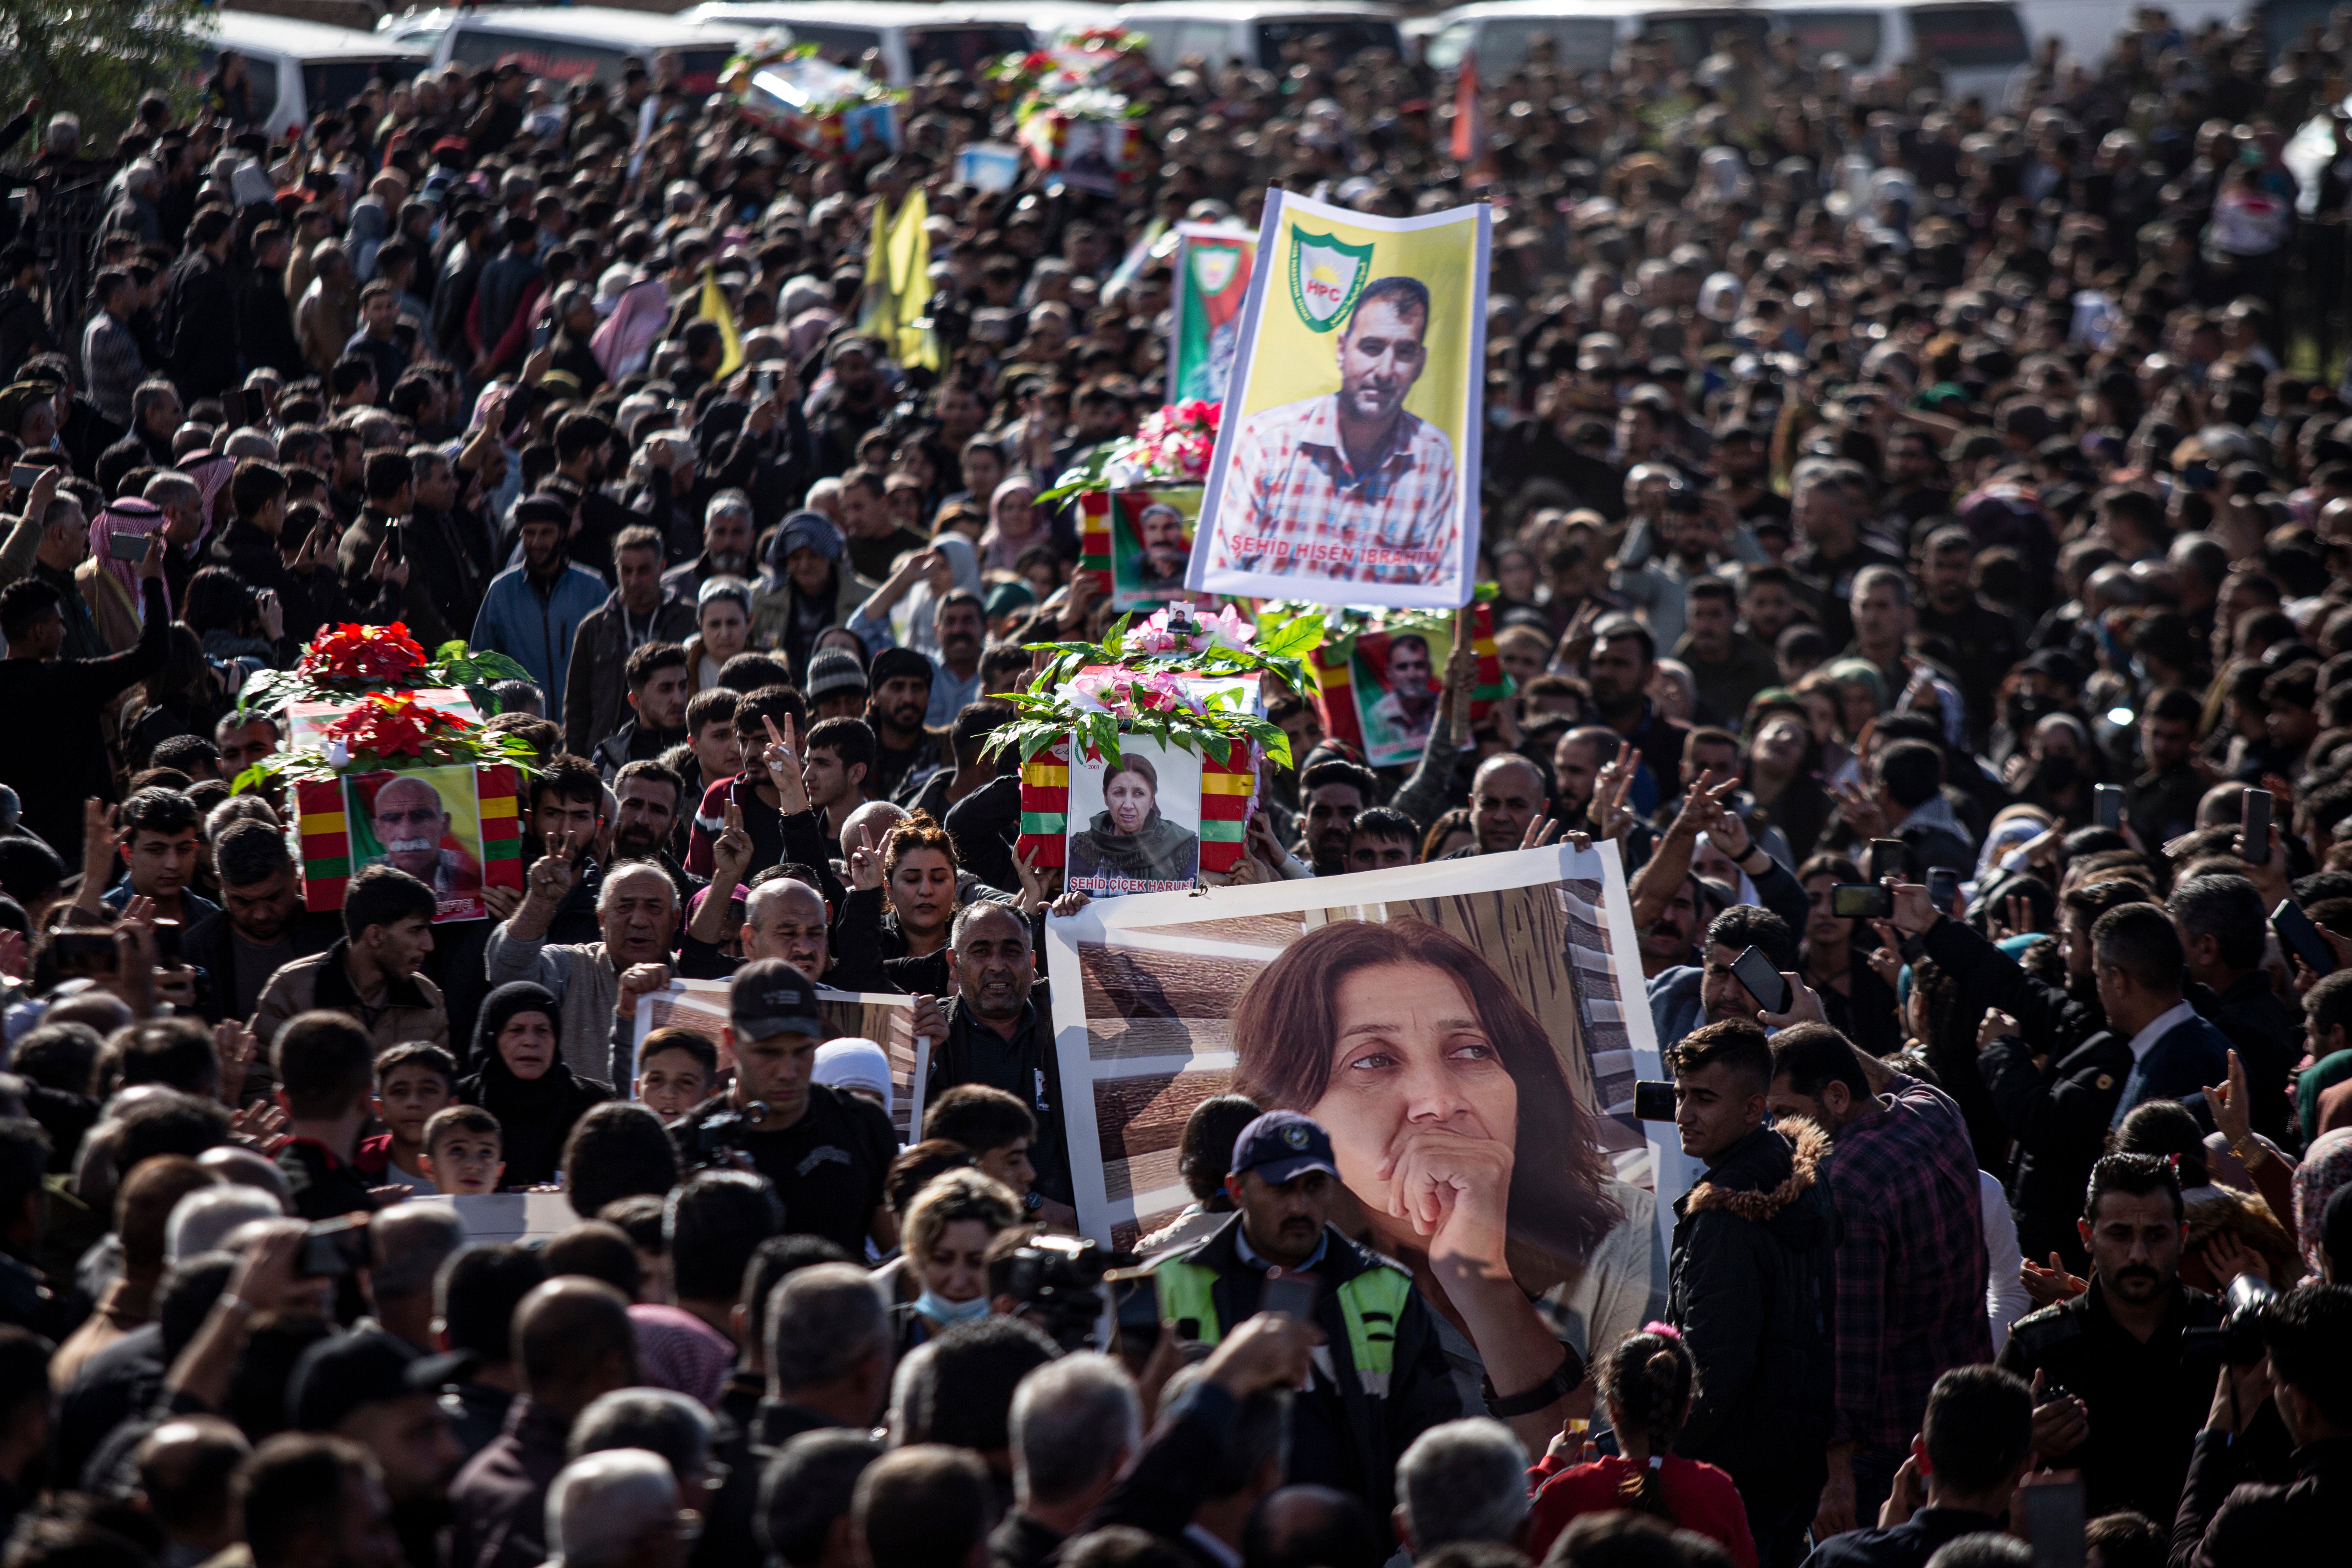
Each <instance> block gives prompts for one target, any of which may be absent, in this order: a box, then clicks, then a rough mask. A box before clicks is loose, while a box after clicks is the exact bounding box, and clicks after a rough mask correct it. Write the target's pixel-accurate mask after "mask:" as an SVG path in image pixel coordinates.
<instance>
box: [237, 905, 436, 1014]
mask: <svg viewBox="0 0 2352 1568" xmlns="http://www.w3.org/2000/svg"><path fill="white" fill-rule="evenodd" d="M433 912H434V896H433V889H430V888H428V887H426V886H425V884H424V883H423V882H421V881H419V880H417V879H415V878H414V877H412V876H410V875H409V874H408V873H407V872H405V871H399V870H394V868H392V867H390V866H371V867H369V868H367V869H366V870H364V871H362V872H361V873H360V874H359V875H358V876H356V877H354V878H352V882H351V887H350V888H349V889H348V890H347V891H346V892H345V893H344V895H343V939H342V940H341V942H337V943H335V945H334V946H332V947H331V948H329V949H328V950H327V951H326V952H321V953H317V954H314V955H313V956H311V957H309V958H298V959H296V960H295V961H294V962H293V963H289V964H287V965H285V966H284V967H283V968H281V969H279V970H278V973H275V974H273V975H271V976H270V977H269V980H268V984H265V985H263V986H262V988H261V996H260V999H259V1000H258V1001H257V1002H256V1003H255V1004H254V1008H253V1018H252V1021H251V1023H250V1025H249V1027H250V1028H251V1029H252V1030H253V1032H254V1035H255V1037H257V1038H258V1039H259V1040H260V1041H261V1043H262V1045H263V1047H265V1048H266V1047H268V1045H269V1044H270V1043H271V1042H272V1041H273V1040H275V1039H276V1038H277V1037H278V1030H279V1029H281V1028H283V1027H284V1026H285V1025H286V1022H287V1020H289V1019H290V1018H292V1017H293V1016H295V1015H296V1014H297V1013H307V1012H310V1010H311V1009H313V1008H319V1007H325V1008H331V1009H333V1010H334V1011H336V1012H340V1013H348V1014H350V1015H351V1016H352V1018H354V1019H356V1020H357V1021H358V1022H359V1024H360V1026H361V1027H362V1028H364V1029H366V1030H367V1031H368V1033H369V1034H370V1035H371V1036H373V1037H374V1039H375V1043H376V1048H377V1049H379V1050H381V1049H383V1047H387V1046H396V1045H399V1044H401V1043H402V1042H403V1041H407V1040H424V1041H428V1042H430V1043H431V1044H433V1045H436V1046H441V1047H447V1045H448V1044H449V1014H448V1011H447V1009H446V1008H445V1007H444V1006H443V1005H442V1002H441V990H440V987H438V986H436V985H435V984H433V982H432V981H430V980H428V979H426V978H425V976H424V975H423V974H421V973H418V972H417V971H418V968H419V966H420V965H422V964H423V963H424V962H425V954H427V953H429V952H432V951H433Z"/></svg>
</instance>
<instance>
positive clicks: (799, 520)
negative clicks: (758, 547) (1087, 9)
mask: <svg viewBox="0 0 2352 1568" xmlns="http://www.w3.org/2000/svg"><path fill="white" fill-rule="evenodd" d="M801 549H808V550H814V551H815V552H817V553H818V554H819V555H822V556H824V558H825V559H826V560H827V561H838V560H840V559H841V530H839V529H837V528H835V527H834V526H833V520H832V519H831V518H829V517H827V516H825V515H824V513H823V512H821V511H796V512H793V513H791V514H790V515H788V516H787V517H786V518H785V519H784V521H783V523H782V526H780V527H779V528H778V529H777V530H776V549H775V553H774V554H773V555H772V556H771V557H770V559H771V560H772V561H776V562H779V563H781V562H783V561H786V560H789V559H791V557H792V553H793V551H795V550H801Z"/></svg>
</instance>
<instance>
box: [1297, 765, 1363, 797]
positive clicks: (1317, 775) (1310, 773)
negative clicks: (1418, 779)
mask: <svg viewBox="0 0 2352 1568" xmlns="http://www.w3.org/2000/svg"><path fill="white" fill-rule="evenodd" d="M1325 784H1347V785H1349V786H1350V787H1351V788H1353V789H1354V790H1355V792H1356V794H1357V795H1359V796H1360V797H1361V799H1362V803H1363V805H1371V804H1372V803H1373V801H1375V800H1377V799H1378V798H1380V793H1381V780H1380V775H1379V774H1377V773H1373V772H1372V770H1371V769H1370V768H1368V767H1366V766H1364V765H1363V764H1362V763H1351V762H1349V761H1348V759H1347V758H1345V757H1327V758H1326V759H1324V760H1323V761H1322V762H1319V763H1316V764H1315V765H1314V766H1313V767H1311V768H1309V769H1307V771H1306V772H1305V773H1301V774H1299V775H1298V792H1299V793H1300V794H1301V795H1312V794H1313V793H1314V792H1315V791H1317V790H1318V789H1321V788H1322V787H1323V786H1324V785H1325Z"/></svg>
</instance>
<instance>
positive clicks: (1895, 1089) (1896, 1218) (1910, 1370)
mask: <svg viewBox="0 0 2352 1568" xmlns="http://www.w3.org/2000/svg"><path fill="white" fill-rule="evenodd" d="M1768 1103H1769V1105H1770V1107H1771V1110H1772V1114H1773V1116H1774V1117H1775V1118H1776V1119H1785V1118H1788V1117H1792V1116H1796V1117H1803V1118H1805V1119H1806V1120H1808V1121H1812V1122H1814V1123H1815V1124H1816V1125H1818V1126H1820V1127H1821V1128H1822V1130H1823V1131H1827V1132H1828V1133H1829V1135H1830V1137H1831V1140H1832V1146H1831V1147H1832V1152H1831V1156H1830V1165H1829V1185H1830V1198H1831V1201H1832V1203H1834V1204H1835V1205H1836V1206H1837V1215H1838V1243H1837V1278H1836V1294H1835V1299H1834V1300H1835V1309H1834V1314H1835V1315H1834V1322H1833V1328H1832V1348H1833V1351H1834V1357H1835V1365H1836V1371H1837V1376H1836V1394H1835V1398H1834V1401H1833V1404H1832V1418H1831V1425H1830V1448H1829V1483H1828V1485H1826V1486H1825V1487H1823V1488H1822V1504H1821V1510H1820V1512H1819V1513H1818V1514H1817V1515H1816V1516H1815V1518H1814V1520H1813V1538H1814V1539H1815V1540H1816V1541H1820V1540H1822V1539H1824V1538H1826V1537H1828V1536H1831V1535H1834V1534H1836V1533H1838V1532H1839V1531H1847V1530H1853V1529H1856V1528H1858V1527H1861V1526H1866V1525H1869V1524H1872V1523H1874V1522H1875V1521H1876V1520H1877V1518H1878V1507H1879V1504H1881V1503H1882V1502H1884V1501H1885V1500H1886V1494H1887V1492H1888V1490H1889V1489H1890V1488H1891V1486H1892V1483H1893V1481H1894V1479H1895V1471H1896V1470H1897V1469H1898V1468H1901V1466H1902V1463H1903V1460H1904V1459H1905V1458H1906V1457H1907V1456H1908V1455H1909V1454H1910V1452H1911V1439H1912V1438H1913V1437H1915V1436H1917V1435H1918V1432H1919V1429H1920V1424H1921V1423H1922V1422H1923V1421H1924V1420H1926V1418H1927V1395H1928V1394H1929V1393H1930V1392H1931V1391H1932V1390H1933V1389H1934V1388H1935V1386H1936V1380H1937V1378H1938V1377H1941V1376H1942V1375H1943V1374H1944V1373H1947V1372H1948V1371H1950V1370H1951V1369H1952V1368H1953V1367H1956V1366H1969V1365H1973V1364H1974V1363H1978V1362H1984V1361H1990V1360H1991V1359H1992V1329H1991V1326H1990V1322H1989V1321H1988V1320H1987V1318H1986V1316H1985V1272H1986V1267H1987V1265H1986V1257H1985V1242H1984V1215H1983V1210H1982V1208H1981V1207H1980V1206H1979V1201H1978V1187H1977V1161H1976V1151H1975V1147H1974V1145H1972V1144H1971V1143H1970V1142H1969V1130H1968V1123H1967V1122H1966V1121H1965V1120H1963V1119H1962V1117H1961V1115H1960V1108H1959V1107H1958V1105H1957V1104H1955V1103H1953V1101H1952V1100H1951V1099H1950V1098H1949V1097H1948V1096H1947V1095H1946V1094H1945V1093H1944V1092H1943V1091H1942V1090H1941V1089H1935V1088H1933V1087H1931V1086H1929V1085H1927V1084H1925V1083H1922V1082H1920V1081H1919V1080H1918V1079H1914V1078H1906V1077H1905V1076H1904V1075H1902V1074H1901V1073H1895V1072H1889V1071H1887V1070H1886V1069H1885V1067H1884V1066H1883V1065H1882V1064H1880V1063H1879V1062H1877V1061H1876V1060H1875V1059H1874V1058H1869V1057H1868V1056H1866V1055H1865V1054H1864V1052H1862V1051H1861V1050H1859V1049H1857V1048H1856V1047H1854V1046H1853V1044H1852V1043H1851V1042H1850V1041H1848V1040H1847V1039H1846V1037H1844V1036H1843V1035H1842V1034H1840V1033H1838V1031H1837V1030H1835V1029H1833V1028H1832V1027H1830V1026H1828V1025H1827V1024H1820V1023H1805V1024H1797V1025H1793V1026H1790V1027H1788V1028H1785V1029H1782V1030H1781V1031H1780V1033H1778V1034H1776V1035H1774V1036H1773V1037H1772V1092H1771V1095H1770V1097H1769V1101H1768Z"/></svg>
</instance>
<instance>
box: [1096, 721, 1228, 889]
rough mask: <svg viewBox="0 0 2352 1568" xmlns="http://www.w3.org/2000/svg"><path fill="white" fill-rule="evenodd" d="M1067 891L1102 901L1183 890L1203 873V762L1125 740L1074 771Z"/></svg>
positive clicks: (1136, 740) (1190, 755)
mask: <svg viewBox="0 0 2352 1568" xmlns="http://www.w3.org/2000/svg"><path fill="white" fill-rule="evenodd" d="M1068 832H1069V844H1068V848H1067V858H1066V860H1065V861H1064V862H1063V865H1064V868H1065V876H1066V879H1067V880H1066V886H1067V887H1068V888H1070V889H1072V890H1073V891H1076V892H1082V893H1086V894H1087V895H1089V896H1090V897H1093V898H1097V899H1114V898H1125V897H1128V896H1129V895H1131V894H1135V893H1167V892H1180V891H1182V890H1183V889H1188V888H1190V887H1192V884H1193V882H1194V881H1195V880H1196V879H1198V878H1199V876H1200V874H1201V758H1200V755H1199V753H1197V752H1188V751H1185V750H1184V749H1183V748H1181V747H1180V746H1169V745H1162V744H1160V742H1157V741H1147V740H1144V739H1142V738H1141V737H1140V736H1134V735H1129V736H1123V737H1121V738H1120V742H1119V754H1118V760H1117V761H1116V762H1114V761H1112V760H1111V759H1109V758H1108V757H1106V756H1105V755H1104V754H1103V753H1101V752H1088V753H1086V754H1084V755H1081V756H1079V757H1078V758H1077V760H1076V764H1075V765H1074V766H1072V767H1071V769H1070V805H1069V828H1068Z"/></svg>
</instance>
